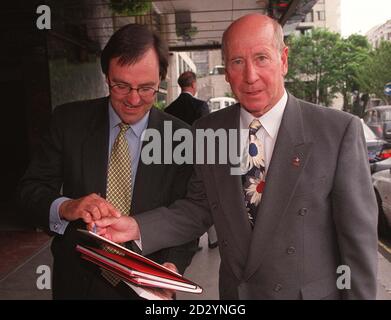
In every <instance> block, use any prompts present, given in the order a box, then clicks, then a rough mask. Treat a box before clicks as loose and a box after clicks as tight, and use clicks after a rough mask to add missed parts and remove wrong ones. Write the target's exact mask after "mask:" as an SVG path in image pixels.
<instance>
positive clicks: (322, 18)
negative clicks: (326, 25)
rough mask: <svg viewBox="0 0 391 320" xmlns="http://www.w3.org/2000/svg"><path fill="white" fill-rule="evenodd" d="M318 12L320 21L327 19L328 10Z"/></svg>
mask: <svg viewBox="0 0 391 320" xmlns="http://www.w3.org/2000/svg"><path fill="white" fill-rule="evenodd" d="M317 13H318V20H319V21H325V20H326V12H324V11H317Z"/></svg>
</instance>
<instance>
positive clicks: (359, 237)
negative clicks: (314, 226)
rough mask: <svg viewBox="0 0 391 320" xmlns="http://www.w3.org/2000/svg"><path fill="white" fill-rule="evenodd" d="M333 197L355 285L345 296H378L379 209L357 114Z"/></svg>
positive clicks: (344, 257) (341, 246)
mask: <svg viewBox="0 0 391 320" xmlns="http://www.w3.org/2000/svg"><path fill="white" fill-rule="evenodd" d="M331 196H332V206H333V210H332V212H333V218H334V222H335V226H336V230H337V237H338V245H339V250H340V254H341V261H342V264H343V265H346V266H347V267H349V268H350V272H351V274H350V276H351V288H350V289H346V290H344V291H343V292H344V298H345V299H376V288H377V280H376V274H377V213H378V209H377V204H376V197H375V194H374V190H373V186H372V182H371V175H370V170H369V165H368V159H367V151H366V145H365V139H364V134H363V129H362V125H361V123H360V121H359V119H358V118H356V117H354V118H352V120H351V121H350V123H349V124H348V126H347V128H346V131H345V135H344V138H343V140H342V142H341V145H340V150H339V157H338V164H337V170H336V174H335V179H334V186H333V191H332V195H331ZM341 275H342V274H341ZM346 275H347V274H346Z"/></svg>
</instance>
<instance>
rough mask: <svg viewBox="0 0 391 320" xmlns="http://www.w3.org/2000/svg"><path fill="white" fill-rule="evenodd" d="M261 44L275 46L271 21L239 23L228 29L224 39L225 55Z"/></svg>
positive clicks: (226, 56)
mask: <svg viewBox="0 0 391 320" xmlns="http://www.w3.org/2000/svg"><path fill="white" fill-rule="evenodd" d="M260 46H275V37H274V28H273V25H272V24H270V23H261V22H258V23H253V24H248V23H240V24H239V23H238V24H233V25H231V26H230V28H229V29H227V31H226V33H225V34H224V39H223V55H224V58H225V59H226V58H228V56H229V55H230V54H232V52H235V51H237V50H241V49H250V48H252V47H260Z"/></svg>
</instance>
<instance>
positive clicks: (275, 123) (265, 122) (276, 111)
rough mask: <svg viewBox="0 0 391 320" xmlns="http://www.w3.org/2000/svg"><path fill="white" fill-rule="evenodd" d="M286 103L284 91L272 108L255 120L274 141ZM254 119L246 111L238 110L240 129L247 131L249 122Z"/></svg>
mask: <svg viewBox="0 0 391 320" xmlns="http://www.w3.org/2000/svg"><path fill="white" fill-rule="evenodd" d="M287 101H288V94H287V93H286V91H285V90H284V94H283V96H282V97H281V99H280V100H279V101H278V102H277V103H276V104H275V105H274V106H273V108H271V109H270V110H269V111H268V112H266V113H265V114H264V115H263V116H261V117H259V118H256V119H258V120H259V121H260V122H261V124H262V127H263V128H264V129H265V130H266V132H267V134H268V135H269V136H270V137H271V138H272V139H275V138H276V137H277V133H278V130H279V128H280V124H281V120H282V116H283V114H284V110H285V107H286V103H287ZM254 119H255V117H254V116H253V115H252V114H251V113H249V112H248V111H247V110H246V109H244V108H240V125H241V128H243V129H248V127H249V126H250V123H251V121H253V120H254Z"/></svg>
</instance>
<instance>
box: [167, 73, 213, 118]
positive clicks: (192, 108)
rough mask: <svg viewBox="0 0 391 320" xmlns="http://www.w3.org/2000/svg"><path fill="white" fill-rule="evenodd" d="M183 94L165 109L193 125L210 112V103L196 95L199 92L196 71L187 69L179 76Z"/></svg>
mask: <svg viewBox="0 0 391 320" xmlns="http://www.w3.org/2000/svg"><path fill="white" fill-rule="evenodd" d="M178 84H179V86H180V87H181V90H182V92H181V94H180V95H179V97H178V98H177V99H176V100H174V101H173V102H172V103H171V104H170V105H169V106H168V107H167V108H166V109H165V110H164V111H166V112H167V113H169V114H171V115H173V116H174V117H177V118H179V119H181V120H182V121H185V122H186V123H188V124H190V125H192V124H193V122H194V121H196V120H197V119H199V118H201V117H203V116H205V115H207V114H208V113H209V108H208V104H207V103H206V102H205V101H203V100H200V99H197V98H195V97H194V95H195V94H196V92H197V78H196V75H195V73H194V72H191V71H185V72H184V73H182V74H181V75H180V76H179V78H178Z"/></svg>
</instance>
